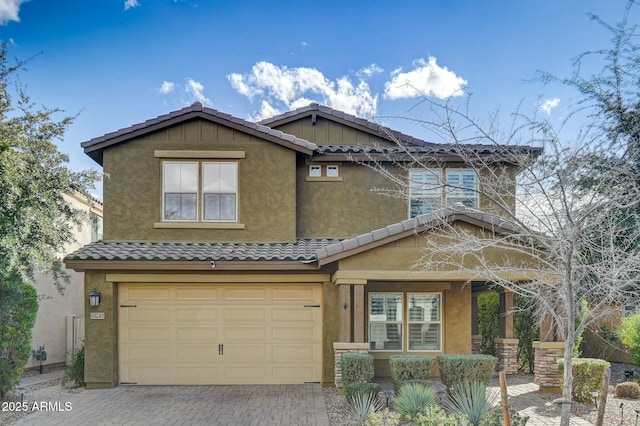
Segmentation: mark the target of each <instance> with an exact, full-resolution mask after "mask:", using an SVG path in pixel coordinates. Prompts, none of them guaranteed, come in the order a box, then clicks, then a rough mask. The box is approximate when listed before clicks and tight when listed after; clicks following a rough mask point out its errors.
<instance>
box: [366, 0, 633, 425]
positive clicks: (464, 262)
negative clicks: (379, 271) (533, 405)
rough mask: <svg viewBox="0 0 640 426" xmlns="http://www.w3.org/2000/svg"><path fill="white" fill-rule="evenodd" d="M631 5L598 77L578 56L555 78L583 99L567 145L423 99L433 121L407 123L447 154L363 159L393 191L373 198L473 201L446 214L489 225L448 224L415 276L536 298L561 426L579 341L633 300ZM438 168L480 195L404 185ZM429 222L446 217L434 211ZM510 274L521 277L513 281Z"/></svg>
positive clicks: (434, 180)
mask: <svg viewBox="0 0 640 426" xmlns="http://www.w3.org/2000/svg"><path fill="white" fill-rule="evenodd" d="M633 3H634V2H633V1H630V2H629V3H628V7H627V9H626V11H625V16H624V19H623V22H622V23H621V24H619V25H616V26H607V28H609V29H610V30H611V31H612V34H613V47H612V48H611V49H609V50H605V51H598V52H595V53H597V54H601V55H604V57H605V60H606V61H607V65H606V66H605V67H604V69H603V72H602V73H600V74H597V75H594V76H591V77H588V78H583V77H581V76H580V58H578V60H577V61H576V72H575V74H574V75H573V76H571V77H570V78H569V79H563V80H560V81H562V82H563V83H565V84H569V85H571V86H573V87H576V88H578V89H579V90H580V93H581V94H582V95H583V96H584V99H582V100H581V102H580V103H579V104H578V105H577V106H576V111H578V110H579V111H585V110H586V111H588V112H589V114H588V116H589V120H590V121H589V122H588V124H586V125H583V126H582V127H581V131H580V132H578V133H577V135H575V136H574V137H572V138H570V139H566V138H563V137H561V136H560V132H559V131H558V130H556V129H555V128H554V127H553V126H552V125H551V124H550V123H549V122H548V121H546V120H544V119H541V118H539V117H536V116H533V117H527V116H525V115H523V114H520V113H515V114H514V115H513V121H512V122H511V123H510V124H509V125H508V126H507V127H504V126H502V125H500V123H499V122H498V120H497V117H498V114H496V115H494V116H492V117H490V118H489V119H488V120H486V121H483V122H480V121H476V120H475V119H474V118H473V117H472V116H471V114H470V113H469V108H468V104H467V103H463V104H460V105H456V104H454V102H455V99H451V100H450V101H449V102H446V103H444V104H441V103H436V102H432V101H430V100H429V99H428V98H426V97H425V98H423V101H422V106H427V111H428V114H427V116H428V117H430V118H428V119H417V120H416V122H418V123H419V124H420V125H422V126H424V127H426V128H427V129H429V131H430V132H432V134H433V135H434V136H435V137H437V138H438V139H440V140H442V141H445V143H444V144H439V145H428V146H423V147H415V146H409V145H406V144H403V143H401V142H400V141H397V146H396V147H392V148H384V147H377V148H372V149H369V150H367V154H368V158H367V159H366V160H367V161H366V163H367V164H368V165H369V166H370V167H374V168H376V169H377V170H379V171H380V172H381V173H383V174H385V175H386V176H388V177H389V178H390V179H391V180H392V182H393V185H392V186H391V187H390V188H378V189H377V190H378V191H380V192H382V193H385V194H387V195H393V196H399V197H406V198H407V199H409V198H410V194H411V189H412V187H415V186H418V187H420V186H422V188H423V189H429V187H430V188H435V187H437V188H442V190H443V191H445V193H448V194H454V195H459V194H460V193H462V194H464V193H468V192H469V191H471V192H475V193H476V194H478V195H479V196H480V197H479V198H480V199H481V200H482V202H481V203H480V206H479V210H474V209H470V208H468V207H464V206H463V205H450V206H448V207H445V208H447V209H451V210H452V211H454V212H455V211H464V212H465V213H467V214H473V215H480V216H479V217H483V218H484V219H486V220H485V221H484V222H486V223H491V224H493V226H491V227H485V228H484V229H482V230H477V229H469V228H468V227H461V226H456V224H455V222H453V223H452V222H451V220H449V219H450V216H446V217H447V220H442V221H441V223H440V226H439V227H438V229H437V230H436V231H435V233H436V235H435V236H434V235H433V234H430V235H429V238H427V241H426V244H427V247H426V250H425V255H424V257H423V258H422V259H421V260H420V261H419V263H418V264H417V265H416V268H419V269H422V270H434V271H460V270H465V271H466V272H468V273H469V274H470V275H472V276H474V277H478V279H482V280H486V281H488V282H491V283H493V284H494V285H496V286H499V287H501V288H505V289H508V290H510V291H513V292H514V293H516V294H520V295H522V296H524V297H527V298H529V299H531V300H534V301H535V306H537V309H538V313H539V315H540V316H547V317H548V318H551V319H552V321H553V325H554V329H555V330H556V333H557V334H558V337H559V338H560V339H561V340H563V341H564V342H565V343H566V348H565V351H564V364H565V368H564V377H563V400H564V401H566V402H567V403H566V404H563V406H562V422H561V425H569V419H570V416H571V410H570V407H571V406H570V401H571V399H572V395H571V389H572V384H573V376H572V371H571V370H572V368H571V367H572V355H573V348H574V345H575V344H576V341H577V339H578V336H579V335H580V334H581V333H582V331H583V330H584V329H585V328H586V327H587V326H588V325H590V324H592V323H594V322H596V321H599V320H601V319H602V318H603V317H606V316H608V315H610V314H611V313H612V309H611V308H612V307H619V306H628V305H635V304H638V303H639V302H640V291H638V283H640V226H638V224H640V185H639V184H640V173H639V172H640V167H639V166H638V154H637V153H638V148H639V146H638V144H639V139H640V138H639V137H638V135H640V127H639V125H638V123H639V122H640V119H638V117H640V115H639V114H638V110H639V109H640V107H639V105H640V102H638V98H639V97H640V95H639V94H640V79H638V75H640V74H639V73H638V71H639V69H638V68H640V56H639V55H638V51H639V49H638V46H637V45H633V44H632V41H633V38H632V35H633V34H635V33H634V31H635V29H636V28H635V27H630V26H629V25H628V24H627V19H628V16H629V11H630V9H631V6H632V5H633ZM594 19H596V20H598V19H597V18H594ZM598 22H600V23H602V21H599V20H598ZM625 67H626V68H625ZM545 78H546V79H547V80H549V76H545ZM576 116H577V115H576ZM574 118H575V117H574ZM389 136H390V137H392V135H391V134H389ZM527 147H538V148H541V151H536V150H535V149H531V148H527ZM538 154H539V155H538ZM379 157H385V160H384V161H379ZM443 159H448V160H449V161H451V160H453V161H459V162H460V163H464V164H465V166H466V167H469V168H473V169H474V170H475V172H476V174H477V175H478V176H479V185H478V186H477V187H473V186H467V185H464V184H462V183H455V184H454V183H452V182H451V181H447V179H446V177H445V176H443V175H442V174H437V173H434V174H433V176H431V177H430V179H429V182H415V181H414V182H412V181H411V169H413V168H423V169H433V168H437V167H440V166H441V163H442V161H443ZM407 177H409V179H407ZM425 185H426V186H425ZM514 194H515V197H514ZM451 210H449V211H451ZM432 216H433V219H437V218H438V217H443V215H440V214H438V213H437V211H436V212H434V213H432ZM514 276H519V277H527V278H528V279H526V280H519V281H514V280H513V277H514ZM585 304H586V305H587V306H588V309H587V310H586V311H584V309H583V306H584V305H585Z"/></svg>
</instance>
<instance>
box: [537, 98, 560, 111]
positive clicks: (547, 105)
mask: <svg viewBox="0 0 640 426" xmlns="http://www.w3.org/2000/svg"><path fill="white" fill-rule="evenodd" d="M559 103H560V99H559V98H553V99H545V100H544V102H542V103H541V104H540V105H539V108H540V109H541V110H543V111H544V112H546V113H547V114H551V110H552V109H554V108H555V107H557V106H558V104H559Z"/></svg>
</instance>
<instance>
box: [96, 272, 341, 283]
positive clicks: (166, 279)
mask: <svg viewBox="0 0 640 426" xmlns="http://www.w3.org/2000/svg"><path fill="white" fill-rule="evenodd" d="M106 279H107V281H111V282H130V283H158V282H162V283H181V282H185V281H188V282H191V283H251V282H255V283H319V282H326V281H329V275H327V274H315V275H308V274H293V275H289V274H274V275H260V274H246V275H231V274H224V275H218V274H216V275H184V274H179V275H176V274H107V275H106Z"/></svg>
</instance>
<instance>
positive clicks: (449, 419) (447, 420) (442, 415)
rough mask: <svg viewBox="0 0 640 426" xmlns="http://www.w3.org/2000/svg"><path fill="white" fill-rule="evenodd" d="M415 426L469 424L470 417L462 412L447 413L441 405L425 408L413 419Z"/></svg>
mask: <svg viewBox="0 0 640 426" xmlns="http://www.w3.org/2000/svg"><path fill="white" fill-rule="evenodd" d="M413 424H414V426H468V425H471V423H469V419H468V418H467V417H466V416H465V415H463V414H460V413H451V414H447V413H446V412H445V411H444V410H443V409H442V408H441V407H440V406H438V405H431V406H429V407H427V408H425V409H424V410H423V411H422V412H421V413H419V414H418V416H417V417H416V418H415V419H414V420H413Z"/></svg>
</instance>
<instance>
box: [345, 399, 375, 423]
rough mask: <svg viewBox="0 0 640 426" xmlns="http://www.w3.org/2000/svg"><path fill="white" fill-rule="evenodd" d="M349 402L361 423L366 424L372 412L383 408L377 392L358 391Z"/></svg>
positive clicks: (353, 413) (354, 414)
mask: <svg viewBox="0 0 640 426" xmlns="http://www.w3.org/2000/svg"><path fill="white" fill-rule="evenodd" d="M347 402H348V404H349V411H350V412H351V414H352V415H353V416H354V417H355V418H356V419H357V420H358V423H359V424H364V422H365V421H366V420H367V419H368V418H369V416H371V414H373V413H375V412H376V411H379V410H381V409H382V405H381V403H380V401H379V400H378V395H377V394H375V395H374V394H371V393H366V392H365V393H356V394H354V395H353V396H352V397H351V399H348V400H347Z"/></svg>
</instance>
